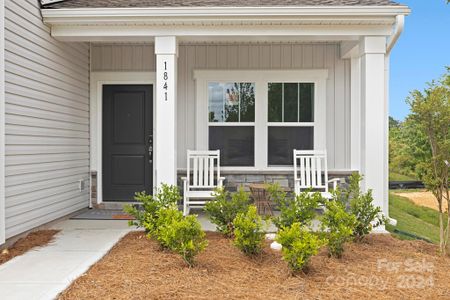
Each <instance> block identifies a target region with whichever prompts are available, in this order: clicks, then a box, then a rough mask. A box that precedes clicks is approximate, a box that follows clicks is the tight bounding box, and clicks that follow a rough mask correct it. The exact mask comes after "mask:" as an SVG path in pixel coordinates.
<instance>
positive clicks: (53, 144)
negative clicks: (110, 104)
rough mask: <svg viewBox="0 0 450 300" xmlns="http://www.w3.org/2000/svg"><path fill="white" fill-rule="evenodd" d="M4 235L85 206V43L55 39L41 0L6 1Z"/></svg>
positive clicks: (87, 142) (87, 85)
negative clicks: (80, 187) (44, 19)
mask: <svg viewBox="0 0 450 300" xmlns="http://www.w3.org/2000/svg"><path fill="white" fill-rule="evenodd" d="M5 6H6V11H5V102H6V109H5V110H6V117H5V118H6V121H5V123H6V170H5V172H6V180H5V181H6V188H5V193H6V237H11V236H14V235H16V234H19V233H21V232H23V231H26V230H28V229H31V228H33V227H36V226H38V225H41V224H44V223H46V222H49V221H52V220H54V219H56V218H58V217H62V216H64V215H67V214H68V213H71V212H73V211H76V210H79V209H81V208H83V207H87V206H88V201H89V193H88V189H85V190H84V191H82V192H80V191H79V190H78V181H79V180H80V179H84V180H88V178H89V45H87V44H81V43H73V44H71V43H61V42H58V41H56V40H54V39H53V38H52V37H51V36H50V33H49V31H50V30H49V28H48V27H46V26H45V25H44V24H43V23H42V20H41V16H40V11H39V7H38V1H36V0H26V1H24V0H21V1H16V0H6V1H5Z"/></svg>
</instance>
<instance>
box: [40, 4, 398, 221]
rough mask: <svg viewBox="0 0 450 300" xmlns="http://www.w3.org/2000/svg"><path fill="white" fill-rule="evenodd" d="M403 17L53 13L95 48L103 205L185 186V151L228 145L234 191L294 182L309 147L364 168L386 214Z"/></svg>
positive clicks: (95, 162)
mask: <svg viewBox="0 0 450 300" xmlns="http://www.w3.org/2000/svg"><path fill="white" fill-rule="evenodd" d="M356 13H357V14H358V17H357V16H356ZM404 13H406V12H404V11H402V8H401V7H399V8H392V7H391V8H389V9H388V8H383V9H382V8H371V9H368V10H367V12H364V13H363V15H364V16H365V17H361V14H362V12H361V11H358V12H356V11H354V10H353V11H350V10H349V11H336V10H335V11H330V12H326V13H325V12H324V10H321V11H320V12H319V11H318V10H314V9H313V8H310V9H305V8H295V9H294V8H277V9H273V8H271V9H270V10H269V9H268V8H255V9H246V8H244V9H242V10H239V11H236V10H233V9H230V8H226V7H223V8H217V9H214V10H211V8H209V9H208V11H202V10H201V9H198V10H193V9H186V8H176V9H163V8H160V9H156V8H148V9H139V10H138V9H125V10H123V9H122V10H121V9H114V10H112V9H109V10H108V9H98V8H97V9H96V8H91V9H58V10H45V9H44V10H43V17H44V22H45V23H47V24H48V25H50V26H51V29H52V35H53V36H54V37H55V38H57V39H59V40H63V41H66V42H87V43H90V49H91V50H90V56H91V65H90V68H91V72H90V138H91V150H90V151H91V153H90V163H91V171H92V172H93V174H95V175H94V176H92V177H93V185H96V186H97V189H96V194H95V195H94V196H95V198H96V202H97V203H102V202H104V201H115V200H126V197H127V195H128V194H129V191H124V190H123V188H122V189H121V187H123V186H128V187H130V186H131V187H132V188H133V189H134V191H138V190H143V189H147V188H149V189H152V188H153V187H155V186H158V185H159V184H161V183H167V184H177V183H178V181H179V176H182V175H184V174H185V172H186V151H187V150H208V149H220V150H221V153H222V154H221V156H222V157H221V166H222V168H221V169H222V171H223V172H222V173H223V175H224V176H225V177H227V180H228V183H229V184H230V185H239V184H241V183H243V182H255V181H280V182H282V184H283V185H287V186H292V179H291V177H292V176H293V166H292V150H293V149H311V150H326V151H327V154H328V169H329V172H330V174H331V175H332V176H338V177H342V176H347V175H348V174H350V173H351V172H353V171H358V172H361V173H362V174H363V175H364V177H365V179H364V182H363V188H364V189H369V188H370V189H373V193H374V199H375V203H376V204H377V205H379V206H380V207H382V208H383V210H384V212H385V214H386V215H387V214H388V196H387V191H388V168H387V163H388V160H387V154H388V149H387V132H388V106H387V103H388V96H387V95H388V72H389V51H390V49H391V48H392V46H393V43H395V40H396V38H397V36H398V34H399V32H400V30H401V27H402V22H403V14H404ZM142 111H145V113H142ZM137 116H138V117H139V118H141V119H139V118H137ZM127 118H128V119H130V120H132V121H133V122H131V123H129V122H128V121H127V120H128V119H127ZM127 122H128V123H127ZM125 124H128V125H125ZM127 126H128V127H127ZM111 128H112V129H111ZM124 145H128V148H127V147H125V146H124ZM130 145H138V147H137V148H139V149H137V150H136V149H135V150H130V149H131V148H132V147H131V146H130ZM127 149H128V150H127ZM129 151H131V152H129ZM133 151H135V152H133ZM117 182H118V183H119V184H116V183H117ZM231 183H233V184H231ZM114 185H116V186H114Z"/></svg>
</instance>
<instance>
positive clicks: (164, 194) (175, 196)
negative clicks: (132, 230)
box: [124, 184, 181, 233]
mask: <svg viewBox="0 0 450 300" xmlns="http://www.w3.org/2000/svg"><path fill="white" fill-rule="evenodd" d="M134 199H135V200H136V201H137V202H139V203H140V206H141V207H139V206H138V205H125V207H124V211H125V212H126V213H128V214H130V215H131V216H133V217H134V218H135V219H136V220H130V221H129V222H128V224H129V225H130V226H137V227H144V228H145V230H146V231H147V232H150V233H151V232H152V231H153V230H155V228H156V225H155V222H156V219H157V216H156V213H157V211H158V210H159V209H161V208H176V207H177V203H178V201H179V200H180V199H181V196H180V192H179V190H178V187H176V186H171V185H167V184H162V185H161V188H160V189H158V190H157V191H156V193H155V194H154V195H148V194H147V193H146V192H138V193H136V194H135V197H134Z"/></svg>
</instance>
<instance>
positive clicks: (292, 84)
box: [194, 70, 328, 170]
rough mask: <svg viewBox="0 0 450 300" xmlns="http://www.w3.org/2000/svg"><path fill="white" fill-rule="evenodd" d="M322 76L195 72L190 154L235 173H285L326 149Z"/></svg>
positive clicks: (295, 72)
mask: <svg viewBox="0 0 450 300" xmlns="http://www.w3.org/2000/svg"><path fill="white" fill-rule="evenodd" d="M327 76H328V71H327V70H259V71H255V70H220V71H219V70H198V71H195V72H194V78H195V80H196V97H197V98H196V120H195V122H196V135H195V145H196V149H199V150H201V149H205V150H206V149H209V150H220V164H221V165H222V166H224V167H230V170H231V169H233V168H234V167H237V168H238V169H239V170H246V169H248V170H269V169H272V170H275V169H279V170H286V169H287V168H291V167H292V165H293V149H298V150H314V149H318V150H322V149H326V137H327V134H326V121H325V118H326V79H327Z"/></svg>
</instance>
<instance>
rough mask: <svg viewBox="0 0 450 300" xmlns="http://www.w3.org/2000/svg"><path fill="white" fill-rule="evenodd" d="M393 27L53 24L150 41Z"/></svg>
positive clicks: (339, 33) (359, 32)
mask: <svg viewBox="0 0 450 300" xmlns="http://www.w3.org/2000/svg"><path fill="white" fill-rule="evenodd" d="M391 28H392V27H391V26H388V25H385V26H368V25H365V26H363V25H361V26H351V25H335V26H328V25H304V26H300V25H296V26H293V25H261V26H243V25H241V26H225V25H223V26H183V25H177V26H161V25H159V26H145V25H134V26H127V25H118V26H100V25H97V26H92V25H87V26H69V25H62V26H61V25H54V26H52V36H53V37H55V38H57V39H64V40H68V41H100V40H103V39H104V40H108V39H119V40H123V41H133V40H136V41H138V40H140V39H141V40H145V41H151V37H154V36H169V35H174V36H182V37H206V36H215V37H218V36H219V37H242V36H252V37H253V38H255V37H271V36H276V37H289V36H290V37H295V36H304V37H305V36H311V37H315V38H317V37H318V36H331V37H333V36H335V37H355V36H364V35H369V36H389V35H390V34H391V31H392V30H391Z"/></svg>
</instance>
